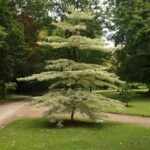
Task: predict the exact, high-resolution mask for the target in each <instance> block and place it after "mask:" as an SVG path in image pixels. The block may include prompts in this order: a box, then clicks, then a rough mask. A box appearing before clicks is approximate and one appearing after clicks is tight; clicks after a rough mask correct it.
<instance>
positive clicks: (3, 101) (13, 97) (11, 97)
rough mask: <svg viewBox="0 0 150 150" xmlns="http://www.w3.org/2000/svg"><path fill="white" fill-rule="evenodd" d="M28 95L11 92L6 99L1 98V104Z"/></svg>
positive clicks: (18, 99)
mask: <svg viewBox="0 0 150 150" xmlns="http://www.w3.org/2000/svg"><path fill="white" fill-rule="evenodd" d="M29 97H30V96H28V95H22V94H11V95H8V96H7V97H6V98H5V99H1V98H0V104H3V103H7V102H13V101H20V100H24V99H27V98H29Z"/></svg>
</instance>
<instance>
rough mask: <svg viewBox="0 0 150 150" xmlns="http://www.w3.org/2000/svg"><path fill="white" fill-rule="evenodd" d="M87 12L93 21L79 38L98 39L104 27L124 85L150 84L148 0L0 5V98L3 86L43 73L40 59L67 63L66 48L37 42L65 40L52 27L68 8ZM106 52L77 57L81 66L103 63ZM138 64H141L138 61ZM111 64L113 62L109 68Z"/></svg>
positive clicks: (10, 0) (3, 1) (39, 0)
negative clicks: (50, 38)
mask: <svg viewBox="0 0 150 150" xmlns="http://www.w3.org/2000/svg"><path fill="white" fill-rule="evenodd" d="M70 5H72V6H74V9H75V10H80V11H87V10H89V11H91V12H94V14H95V16H94V19H93V21H86V20H85V21H84V24H85V25H86V28H87V30H86V31H81V33H82V35H83V36H87V37H89V38H92V39H94V38H99V37H101V36H102V35H103V27H104V21H105V28H107V29H110V30H112V31H114V32H112V35H113V36H112V39H113V40H114V41H115V44H116V46H117V45H119V46H120V47H121V48H120V49H119V50H116V51H115V53H114V54H113V56H115V59H116V60H117V61H116V64H115V65H116V71H117V73H118V75H119V76H120V77H121V79H123V80H126V81H128V82H142V83H146V84H147V85H148V86H149V84H150V79H149V76H150V71H149V70H150V63H149V58H150V44H149V41H150V29H149V26H150V19H149V18H150V2H149V0H106V1H105V2H104V4H103V5H100V3H99V0H71V1H70V0H34V1H31V0H22V1H20V0H0V87H1V88H0V89H1V93H2V94H1V95H2V97H3V98H4V97H5V83H7V82H9V81H16V78H18V77H24V76H28V75H31V74H33V73H39V72H41V71H43V68H44V66H45V60H49V59H51V60H55V59H59V58H63V59H66V58H67V59H68V57H69V56H68V48H62V49H61V50H60V49H55V51H53V47H52V46H51V45H47V46H45V47H40V46H39V45H38V44H37V41H39V40H40V39H42V37H45V36H47V35H63V36H70V33H69V32H68V31H67V32H66V31H65V32H64V31H61V30H60V29H58V28H56V26H55V25H54V24H53V23H52V22H54V21H55V22H57V21H59V20H61V21H63V20H65V19H66V18H67V17H66V12H67V11H68V7H69V6H70ZM110 55H112V54H111V53H109V54H108V53H99V52H91V51H89V50H85V51H82V52H81V53H80V60H79V61H80V62H86V63H96V64H103V63H105V62H108V60H109V59H110ZM140 60H141V61H142V63H141V61H140ZM112 64H113V63H112Z"/></svg>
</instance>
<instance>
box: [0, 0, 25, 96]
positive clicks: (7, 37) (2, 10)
mask: <svg viewBox="0 0 150 150" xmlns="http://www.w3.org/2000/svg"><path fill="white" fill-rule="evenodd" d="M0 30H1V32H0V38H1V39H0V51H1V52H0V53H1V55H0V61H1V63H0V70H1V72H0V82H1V88H2V98H5V83H6V82H8V81H10V80H11V79H12V77H14V72H15V71H14V68H15V67H16V65H17V62H18V61H19V59H21V58H22V57H21V55H22V53H23V46H24V41H23V40H24V39H23V29H22V26H21V25H20V24H18V23H17V22H16V21H15V20H14V18H13V12H12V11H10V8H9V1H6V0H5V1H4V0H1V1H0Z"/></svg>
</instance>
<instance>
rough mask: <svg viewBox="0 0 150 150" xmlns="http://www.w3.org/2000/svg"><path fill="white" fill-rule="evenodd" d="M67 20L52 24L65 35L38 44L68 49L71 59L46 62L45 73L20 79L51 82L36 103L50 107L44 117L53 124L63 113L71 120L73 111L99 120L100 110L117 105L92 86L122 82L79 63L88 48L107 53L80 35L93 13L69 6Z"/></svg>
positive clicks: (96, 41) (99, 44)
mask: <svg viewBox="0 0 150 150" xmlns="http://www.w3.org/2000/svg"><path fill="white" fill-rule="evenodd" d="M66 17H67V18H66V19H65V20H63V21H60V22H56V23H53V24H54V25H55V26H56V27H57V29H58V28H59V29H60V30H62V32H64V33H65V34H62V36H56V35H55V36H49V37H45V40H44V39H43V41H40V42H38V43H39V44H40V45H43V46H45V45H51V46H52V47H53V48H54V49H55V48H57V49H61V48H67V49H68V50H69V51H68V54H69V59H70V60H66V59H60V60H56V61H48V62H47V63H48V64H47V67H46V69H47V71H45V72H42V73H40V74H34V75H32V76H30V77H27V78H23V79H20V80H26V81H29V80H38V81H43V80H47V81H49V80H53V81H54V83H52V84H51V85H50V91H49V92H48V94H46V95H44V96H42V97H39V98H38V99H37V101H36V102H35V103H36V104H40V105H45V106H48V107H49V111H48V113H47V114H48V116H49V118H50V120H51V121H52V122H57V121H61V119H62V117H60V115H61V114H63V113H67V114H68V113H69V114H70V118H71V121H73V120H74V115H75V113H76V112H79V113H80V114H82V115H86V116H88V117H90V118H92V119H94V120H100V119H102V118H101V115H100V112H101V111H102V110H103V108H106V107H107V106H110V105H113V106H116V104H117V105H118V102H117V101H113V100H111V99H109V98H106V97H104V96H102V95H100V94H99V95H97V94H95V93H92V92H91V87H92V88H93V87H96V86H97V85H101V86H103V85H107V86H109V87H115V84H121V83H122V82H121V81H119V80H118V79H117V78H116V76H115V75H114V74H111V73H108V72H107V71H106V70H105V69H104V67H102V66H99V65H92V64H85V63H79V60H80V51H83V50H87V49H88V50H93V51H95V50H97V51H101V52H104V51H106V49H105V48H104V46H103V45H102V43H101V42H100V40H99V39H91V38H90V37H86V36H84V35H82V33H83V32H82V31H85V30H86V25H85V24H84V21H83V20H91V21H92V20H93V19H94V14H92V13H91V12H90V11H80V10H74V7H72V6H71V7H70V9H69V10H68V13H66ZM92 103H96V104H97V106H98V108H97V109H96V108H94V107H91V104H92ZM59 124H60V123H59Z"/></svg>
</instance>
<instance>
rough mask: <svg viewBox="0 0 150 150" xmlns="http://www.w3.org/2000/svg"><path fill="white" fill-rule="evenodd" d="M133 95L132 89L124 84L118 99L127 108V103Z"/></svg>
mask: <svg viewBox="0 0 150 150" xmlns="http://www.w3.org/2000/svg"><path fill="white" fill-rule="evenodd" d="M134 96H135V93H134V92H132V88H131V86H130V85H129V84H125V85H124V86H123V88H122V91H121V92H120V99H121V101H122V102H124V103H125V106H126V107H129V102H130V101H131V100H132V99H133V97H134Z"/></svg>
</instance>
